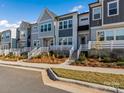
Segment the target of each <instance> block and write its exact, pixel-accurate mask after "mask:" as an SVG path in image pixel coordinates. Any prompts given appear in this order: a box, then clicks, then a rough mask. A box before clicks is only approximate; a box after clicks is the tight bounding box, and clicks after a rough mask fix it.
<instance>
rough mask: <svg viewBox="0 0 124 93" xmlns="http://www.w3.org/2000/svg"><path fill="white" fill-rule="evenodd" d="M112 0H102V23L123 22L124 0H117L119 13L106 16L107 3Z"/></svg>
mask: <svg viewBox="0 0 124 93" xmlns="http://www.w3.org/2000/svg"><path fill="white" fill-rule="evenodd" d="M110 1H114V0H104V3H103V4H104V5H103V10H104V13H103V16H104V21H103V22H104V24H111V23H118V22H124V10H123V9H124V0H119V15H116V16H111V17H108V7H107V3H108V2H110Z"/></svg>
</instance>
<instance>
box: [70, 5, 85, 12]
mask: <svg viewBox="0 0 124 93" xmlns="http://www.w3.org/2000/svg"><path fill="white" fill-rule="evenodd" d="M82 9H83V6H82V5H78V6H75V7H73V8H72V10H70V12H75V11H80V10H82Z"/></svg>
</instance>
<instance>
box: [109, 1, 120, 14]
mask: <svg viewBox="0 0 124 93" xmlns="http://www.w3.org/2000/svg"><path fill="white" fill-rule="evenodd" d="M118 12H119V11H118V1H112V2H108V16H114V15H117V14H118Z"/></svg>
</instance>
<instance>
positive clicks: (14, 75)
mask: <svg viewBox="0 0 124 93" xmlns="http://www.w3.org/2000/svg"><path fill="white" fill-rule="evenodd" d="M0 93H68V92H66V91H63V90H59V89H56V88H52V87H49V86H45V85H44V84H43V81H42V76H41V74H40V72H35V71H28V70H22V69H15V68H8V67H0Z"/></svg>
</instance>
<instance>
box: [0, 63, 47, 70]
mask: <svg viewBox="0 0 124 93" xmlns="http://www.w3.org/2000/svg"><path fill="white" fill-rule="evenodd" d="M0 64H1V65H7V66H17V67H27V68H36V69H45V70H47V68H43V67H33V66H23V65H19V64H8V63H0Z"/></svg>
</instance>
